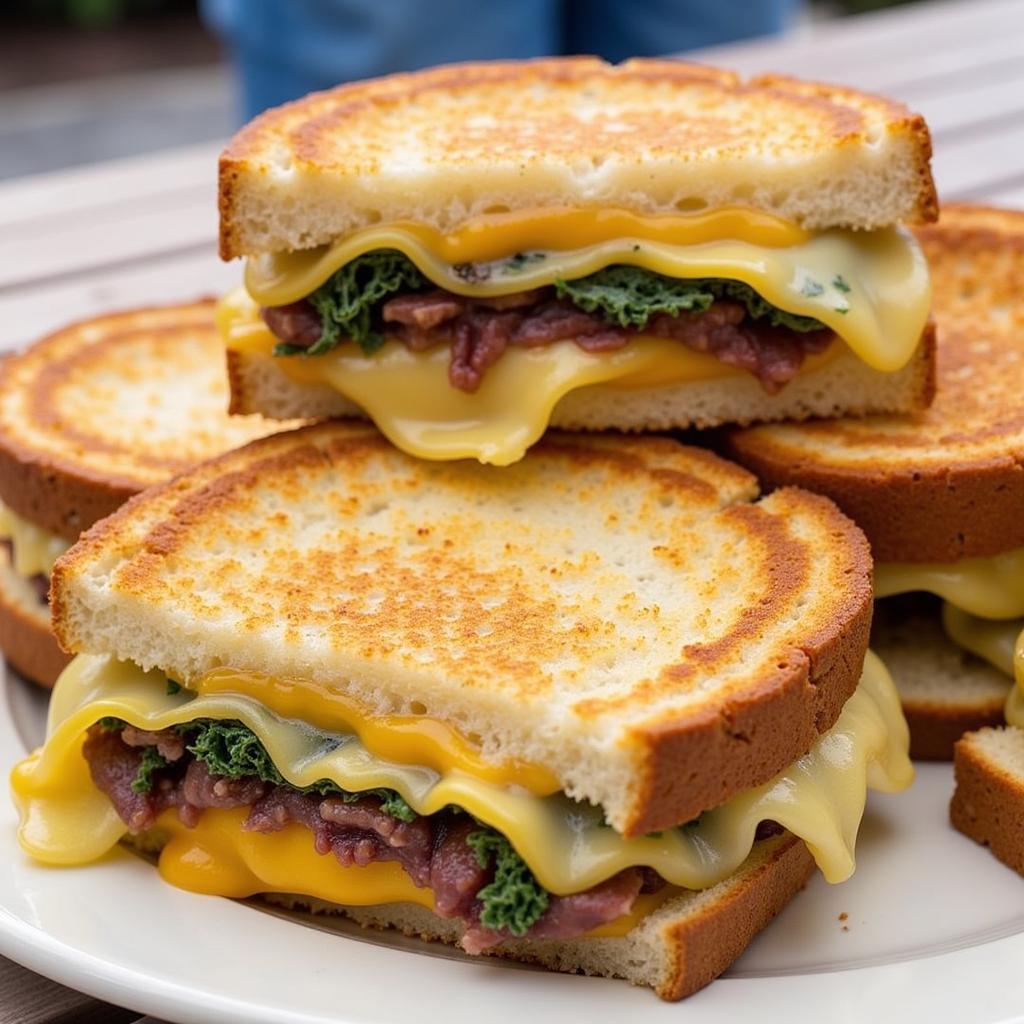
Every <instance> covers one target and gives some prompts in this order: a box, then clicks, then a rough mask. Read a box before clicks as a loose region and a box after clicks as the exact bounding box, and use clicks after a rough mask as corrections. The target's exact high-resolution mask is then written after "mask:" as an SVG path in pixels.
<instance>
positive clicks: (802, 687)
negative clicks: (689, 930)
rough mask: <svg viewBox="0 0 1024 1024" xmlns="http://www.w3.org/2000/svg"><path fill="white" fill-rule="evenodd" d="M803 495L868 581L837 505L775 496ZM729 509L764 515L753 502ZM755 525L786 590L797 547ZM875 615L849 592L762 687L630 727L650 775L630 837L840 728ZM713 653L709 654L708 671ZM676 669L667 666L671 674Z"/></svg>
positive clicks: (858, 536)
mask: <svg viewBox="0 0 1024 1024" xmlns="http://www.w3.org/2000/svg"><path fill="white" fill-rule="evenodd" d="M797 495H799V497H800V499H801V501H803V500H806V499H808V498H813V499H815V500H816V501H817V502H820V504H819V506H818V507H819V512H820V514H821V516H822V517H823V518H826V519H827V520H828V523H829V528H830V532H831V533H832V535H833V536H834V537H836V538H837V539H841V541H842V543H843V544H844V545H846V546H847V548H848V550H849V551H851V552H852V553H853V557H852V558H851V561H850V565H849V570H848V571H849V574H850V576H851V577H852V578H860V579H870V578H871V555H870V552H869V550H868V546H867V543H866V542H865V540H864V535H863V534H862V533H861V531H860V530H859V529H858V528H857V527H856V526H855V525H854V524H853V523H852V522H851V521H850V520H849V519H848V518H847V517H846V516H844V515H843V514H842V513H841V512H840V511H839V510H838V509H837V508H836V507H835V505H833V504H832V503H831V502H829V501H826V500H822V499H820V498H818V496H817V495H814V496H812V495H808V494H806V493H805V492H801V491H796V490H782V491H776V492H775V495H773V497H778V498H782V499H786V498H790V497H795V496H797ZM730 511H731V512H733V513H734V514H736V515H742V516H744V517H746V518H760V517H757V516H756V515H755V507H754V506H750V505H746V506H740V507H735V508H733V509H731V510H730ZM758 527H759V528H760V529H762V530H763V531H764V540H765V543H766V545H767V546H769V547H770V549H771V550H772V553H773V559H774V562H775V564H774V569H773V570H770V571H771V572H772V576H773V587H778V588H780V589H781V588H785V587H786V586H787V585H789V584H790V582H791V581H790V580H789V579H787V576H788V575H789V572H790V569H789V565H788V564H787V563H788V562H789V560H790V559H791V558H792V557H793V555H794V552H792V547H793V545H792V542H791V541H788V540H787V538H786V536H785V533H784V530H783V529H782V528H781V524H780V522H779V521H777V520H772V521H769V520H764V521H762V522H761V523H759V524H758ZM873 608H874V601H873V599H872V596H871V592H870V590H868V591H867V592H865V590H864V588H862V587H853V588H851V589H850V590H849V591H848V593H847V595H846V598H845V600H844V601H843V602H842V603H841V604H840V605H839V606H838V607H837V608H836V609H835V614H834V617H833V619H832V620H831V621H830V622H829V623H828V624H827V625H825V626H824V627H823V628H822V629H820V630H819V631H818V632H817V633H815V634H813V635H811V636H808V637H807V638H806V639H805V640H804V642H803V643H802V644H801V646H800V648H799V649H794V650H793V651H791V652H790V654H789V656H788V657H786V658H785V659H784V660H783V661H780V662H779V663H778V664H777V665H776V666H775V671H774V672H772V673H771V674H770V675H768V676H766V677H765V678H764V679H763V680H762V681H761V683H760V684H759V685H758V686H757V687H756V688H751V689H750V690H749V691H748V692H747V693H745V694H743V695H742V696H741V697H740V698H739V699H736V700H732V701H730V702H729V703H728V704H726V705H725V706H719V707H716V708H711V709H709V710H708V711H707V712H705V713H704V714H702V715H700V716H699V717H696V718H695V717H688V718H684V719H680V720H673V719H671V718H668V719H666V718H661V719H659V720H657V721H652V722H650V723H649V724H646V725H644V726H642V727H639V728H637V729H634V730H633V731H632V738H633V741H634V742H635V743H637V744H638V745H640V746H642V747H643V748H644V760H643V763H644V766H645V771H644V774H643V776H642V779H641V781H640V786H639V791H638V792H639V798H638V800H637V804H636V808H637V809H636V812H635V813H634V815H633V817H631V818H630V820H629V823H628V826H627V828H626V829H625V831H626V834H627V835H643V834H644V833H645V832H651V831H655V830H657V829H662V828H671V827H672V826H674V825H678V824H679V823H680V822H683V821H689V820H691V819H692V818H694V817H696V815H697V814H699V813H700V812H701V811H703V810H706V809H707V808H709V807H716V806H718V805H719V804H721V803H724V802H725V801H726V800H728V799H729V798H730V797H731V796H733V795H735V794H736V793H741V792H743V791H744V790H747V789H751V788H753V787H754V786H758V785H760V784H761V783H763V782H766V781H767V780H768V779H770V778H771V777H772V776H774V775H776V774H777V773H778V772H780V771H782V770H783V769H784V768H785V767H786V766H787V765H789V764H792V762H793V761H795V760H796V759H797V758H798V757H800V756H801V755H802V754H804V753H806V752H807V751H808V750H809V749H810V747H811V745H812V744H813V743H814V741H815V740H816V739H817V738H818V736H819V735H820V734H821V733H823V732H826V731H827V730H828V729H830V728H831V727H832V726H833V725H834V724H835V721H836V719H837V718H838V717H839V712H840V711H842V709H843V705H844V704H845V703H846V701H847V700H848V699H849V698H850V696H851V695H852V694H853V691H854V690H855V689H856V688H857V684H858V682H859V681H860V676H861V672H862V670H863V666H864V653H865V651H866V650H867V646H868V637H869V636H870V633H871V617H872V612H873ZM765 619H767V616H764V615H763V614H762V611H761V609H751V611H750V614H749V615H748V616H747V617H746V619H745V621H744V626H743V632H747V631H749V635H750V636H753V635H755V634H756V632H757V630H758V628H760V627H761V626H762V624H763V621H764V620H765ZM730 641H731V642H732V643H742V642H743V638H742V636H733V637H730ZM714 646H715V645H708V647H709V648H713V647H714ZM688 653H691V654H692V653H695V652H688ZM714 653H715V652H714V651H713V650H709V651H708V655H709V659H708V660H709V664H711V665H713V664H714ZM676 668H677V667H676V666H671V667H669V668H667V669H665V673H666V674H670V673H672V672H673V671H674V670H676Z"/></svg>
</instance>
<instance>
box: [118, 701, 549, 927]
mask: <svg viewBox="0 0 1024 1024" xmlns="http://www.w3.org/2000/svg"><path fill="white" fill-rule="evenodd" d="M98 724H99V725H100V727H101V728H103V729H106V730H117V729H122V728H124V725H125V723H124V722H123V721H122V720H121V719H119V718H103V719H100V721H99V723H98ZM174 728H175V730H176V731H177V732H178V733H180V734H181V735H182V736H185V737H186V738H187V740H188V743H187V747H186V749H187V750H188V751H189V752H190V753H191V754H193V756H195V757H196V758H197V759H198V760H200V761H202V762H203V764H204V765H206V767H207V768H208V769H209V770H210V772H211V773H212V774H214V775H223V776H226V777H228V778H231V779H240V778H251V777H253V776H256V777H257V778H259V779H262V780H263V781H264V782H268V783H271V784H273V785H275V786H292V784H291V783H290V782H288V781H287V780H286V779H285V778H284V776H283V775H282V774H281V773H280V772H279V771H278V770H277V766H276V765H275V764H274V762H273V760H272V759H271V757H270V754H269V753H268V752H267V749H266V747H264V746H263V744H262V743H261V742H260V739H259V737H258V736H257V735H256V734H255V733H254V732H253V731H252V730H251V729H250V728H248V726H246V725H243V724H242V723H241V722H238V721H235V720H232V719H227V720H221V719H216V718H198V719H196V720H195V721H193V722H187V723H184V724H182V725H178V726H175V727H174ZM170 767H172V762H170V761H167V760H166V759H165V758H164V757H163V755H162V754H161V753H160V752H159V751H158V750H157V748H156V747H143V748H142V760H141V762H140V764H139V770H138V773H137V774H136V776H135V778H134V779H133V780H132V783H131V788H132V790H133V791H134V792H136V793H149V792H150V791H151V790H152V788H153V786H154V785H155V783H156V779H155V777H154V776H155V774H156V773H157V772H159V771H162V770H163V769H165V768H170ZM292 788H293V789H297V790H298V791H299V792H300V793H317V794H319V795H321V796H336V797H340V798H341V799H342V800H344V801H346V803H353V802H354V801H356V800H358V799H359V798H360V797H363V796H375V797H377V798H378V799H379V800H380V802H381V810H383V811H384V812H385V813H386V814H389V815H391V816H392V817H393V818H397V819H398V820H399V821H404V822H412V821H415V820H416V818H417V817H418V815H417V814H416V812H415V811H414V810H413V809H412V808H411V807H410V806H409V805H408V804H407V803H406V802H405V800H404V799H403V798H402V797H401V796H400V795H399V794H398V793H396V792H395V791H394V790H391V789H370V790H364V791H363V792H361V793H350V792H348V791H347V790H343V789H341V788H340V787H339V786H336V785H335V784H334V783H333V782H331V781H330V780H329V779H320V780H319V781H317V782H314V783H313V784H312V785H311V786H305V787H299V786H292ZM451 810H453V811H457V812H460V813H461V809H460V808H457V807H452V808H451ZM466 841H467V842H468V843H469V845H470V847H471V848H472V850H473V853H474V854H475V856H476V859H477V863H478V864H479V865H480V867H482V868H486V867H488V866H489V865H490V864H491V863H492V862H493V864H494V878H493V880H492V881H491V882H489V883H488V884H487V885H485V886H484V887H483V888H482V889H481V890H480V891H479V892H478V893H477V894H476V895H477V899H479V900H480V902H481V904H482V910H481V914H480V921H481V923H482V924H484V925H485V926H486V927H488V928H492V929H494V930H495V931H508V932H509V933H511V934H512V935H517V936H521V935H525V934H526V933H527V932H528V931H529V930H530V928H531V927H532V926H533V924H535V923H536V921H537V920H538V918H540V916H541V915H542V914H543V913H544V911H545V910H547V908H548V903H549V900H550V895H549V894H548V892H547V890H546V889H544V888H543V887H542V886H541V885H540V883H539V882H538V881H537V879H536V878H535V877H534V875H533V872H532V871H531V870H530V869H529V867H528V866H527V864H526V862H525V861H524V860H523V859H522V858H521V857H520V856H519V854H518V853H516V851H515V849H514V848H513V846H512V844H511V843H510V842H509V841H508V840H507V839H506V838H505V837H504V836H502V835H500V834H499V833H497V832H495V831H493V830H492V829H490V828H488V827H487V826H486V825H483V824H481V827H480V828H479V829H478V830H477V831H475V832H471V833H470V834H469V836H468V837H467V840H466Z"/></svg>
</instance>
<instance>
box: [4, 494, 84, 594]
mask: <svg viewBox="0 0 1024 1024" xmlns="http://www.w3.org/2000/svg"><path fill="white" fill-rule="evenodd" d="M0 538H4V539H6V540H9V541H10V542H11V548H12V550H13V552H14V558H13V565H14V571H15V572H16V573H17V574H18V575H19V576H24V577H25V578H26V579H27V578H28V577H31V576H38V575H43V576H49V575H50V573H51V572H52V571H53V563H54V562H56V561H57V559H58V558H60V556H61V555H63V554H64V552H65V551H67V549H68V548H69V547H71V541H69V540H65V539H64V538H63V537H58V536H57V535H56V534H54V533H49V532H48V531H46V530H43V529H41V528H40V527H38V526H36V525H35V523H30V522H29V521H28V520H27V519H23V518H22V517H21V516H19V515H17V514H16V513H15V512H12V511H11V510H10V509H9V508H8V507H7V506H6V505H5V504H3V502H0Z"/></svg>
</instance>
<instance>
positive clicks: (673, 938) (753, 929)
mask: <svg viewBox="0 0 1024 1024" xmlns="http://www.w3.org/2000/svg"><path fill="white" fill-rule="evenodd" d="M813 873H814V860H813V858H812V857H811V855H810V853H809V852H808V850H807V847H806V846H805V845H804V844H803V842H801V841H800V840H799V839H797V838H795V837H794V836H792V835H789V834H788V833H786V834H783V835H781V836H777V837H774V838H772V839H766V840H762V841H760V842H758V843H756V844H755V847H754V851H753V852H752V853H751V856H750V857H749V858H748V860H747V862H746V863H745V864H744V865H743V867H741V868H740V869H739V871H737V872H736V874H735V875H733V876H732V877H731V878H727V879H726V880H725V881H723V882H720V883H719V884H718V885H716V886H714V887H713V888H712V889H708V890H705V891H704V892H701V893H696V892H695V893H683V894H682V895H680V896H678V897H675V898H673V899H671V900H670V901H669V902H668V903H666V904H664V905H663V906H662V907H660V908H659V909H658V910H657V911H655V912H654V913H653V914H652V915H650V918H649V919H645V920H642V921H640V922H639V923H638V924H637V925H636V926H635V927H634V928H633V930H632V931H630V932H628V933H627V934H626V935H623V936H620V937H617V938H586V937H583V938H580V939H571V940H558V939H542V940H534V941H532V942H531V941H528V940H512V941H509V942H505V943H503V944H502V945H501V946H497V947H495V948H494V949H491V950H487V951H486V952H485V954H484V955H485V956H491V957H500V958H502V959H508V960H518V961H522V962H526V963H535V964H539V965H541V966H543V967H546V968H548V969H550V970H556V971H563V972H567V973H583V974H588V975H594V976H604V977H612V978H622V979H624V980H626V981H629V982H630V983H631V984H633V985H645V986H649V987H651V988H653V989H654V990H655V992H656V993H657V994H658V995H659V996H660V997H661V998H662V999H665V1000H667V1001H676V1000H679V999H685V998H686V997H687V996H690V995H693V993H695V992H697V991H699V990H700V989H702V988H704V987H705V986H706V985H708V984H710V983H711V982H712V981H714V980H715V979H716V978H717V977H719V975H721V974H722V973H723V971H725V970H727V969H728V968H729V967H730V966H731V965H732V964H733V963H734V962H735V961H736V959H737V958H738V957H739V956H740V954H741V953H742V952H743V951H744V950H745V949H746V947H747V946H748V945H749V944H750V942H751V940H752V939H753V938H754V936H755V935H757V933H758V932H760V931H761V930H762V929H763V928H764V927H766V926H767V925H768V924H769V923H770V922H771V921H772V919H773V918H775V917H776V916H777V915H778V914H779V913H780V912H781V911H782V909H783V908H784V907H785V906H786V904H787V903H789V901H790V900H791V899H792V898H793V897H794V896H795V895H796V894H797V893H798V892H799V891H800V890H801V889H802V888H803V887H804V886H805V885H806V884H807V880H808V879H809V878H810V877H811V875H812V874H813ZM265 898H266V899H267V900H268V902H272V903H275V904H279V905H283V906H287V907H292V908H308V909H310V910H312V911H313V913H316V914H344V915H345V916H346V917H350V918H353V919H354V920H355V921H357V922H358V923H359V924H361V925H362V926H363V927H364V928H381V929H395V930H398V931H400V932H402V933H404V934H405V935H407V936H410V937H415V938H421V939H425V940H427V941H441V942H447V943H450V944H452V945H455V944H456V943H457V942H458V937H459V934H460V932H461V925H460V924H459V923H458V922H452V921H446V920H443V919H441V918H438V917H436V916H435V915H434V914H432V913H431V912H430V911H429V910H426V909H425V908H422V907H418V906H412V905H404V904H403V905H397V906H395V907H345V906H338V905H337V904H332V903H326V902H324V901H322V900H314V899H310V898H308V897H302V896H291V895H286V896H282V895H277V894H272V895H270V896H268V897H265Z"/></svg>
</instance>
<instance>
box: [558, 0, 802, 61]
mask: <svg viewBox="0 0 1024 1024" xmlns="http://www.w3.org/2000/svg"><path fill="white" fill-rule="evenodd" d="M802 6H803V3H802V0H565V5H564V11H565V14H564V17H565V21H564V22H563V37H562V38H563V46H564V47H565V50H564V52H566V53H595V54H597V55H598V56H600V57H604V58H605V59H606V60H612V61H621V60H626V59H627V58H628V57H652V56H659V55H665V54H673V53H680V52H682V51H684V50H695V49H697V48H699V47H702V46H715V45H717V44H719V43H728V42H732V41H733V40H737V39H748V38H753V37H754V36H762V35H770V34H772V33H775V32H781V31H782V30H783V29H784V28H786V27H787V26H788V25H790V24H791V23H792V21H793V19H794V18H795V17H796V15H797V13H798V11H799V10H800V9H801V7H802Z"/></svg>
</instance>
